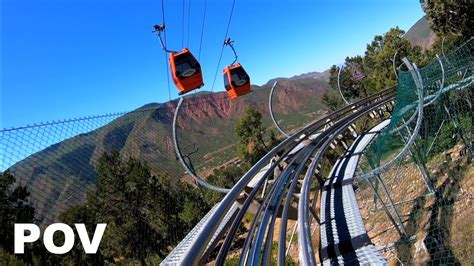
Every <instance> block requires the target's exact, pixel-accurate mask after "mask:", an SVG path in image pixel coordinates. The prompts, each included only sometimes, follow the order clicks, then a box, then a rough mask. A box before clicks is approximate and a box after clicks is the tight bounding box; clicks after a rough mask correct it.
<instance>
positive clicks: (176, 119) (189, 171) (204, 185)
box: [173, 97, 230, 193]
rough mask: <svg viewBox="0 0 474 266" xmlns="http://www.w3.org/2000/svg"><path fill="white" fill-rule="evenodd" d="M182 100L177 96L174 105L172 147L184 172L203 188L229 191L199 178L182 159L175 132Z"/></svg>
mask: <svg viewBox="0 0 474 266" xmlns="http://www.w3.org/2000/svg"><path fill="white" fill-rule="evenodd" d="M183 101H184V97H181V98H179V102H178V105H177V106H176V111H175V112H174V117H173V143H174V149H175V151H176V156H177V157H178V160H179V162H180V163H181V165H182V166H183V167H184V169H186V173H188V174H189V175H190V176H192V177H193V178H194V180H196V182H198V184H199V185H201V186H203V187H205V188H208V189H210V190H213V191H217V192H220V193H227V192H229V191H230V189H227V188H222V187H217V186H214V185H212V184H209V183H208V182H207V181H206V180H204V179H203V178H200V177H199V176H198V175H197V174H196V172H195V171H194V170H193V169H191V167H189V165H188V164H187V163H186V162H185V161H184V157H183V154H182V153H181V149H180V148H179V142H178V136H177V134H176V126H177V121H178V114H179V110H180V108H181V105H182V104H183Z"/></svg>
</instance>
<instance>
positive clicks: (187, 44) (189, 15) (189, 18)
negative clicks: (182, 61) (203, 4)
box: [186, 0, 191, 47]
mask: <svg viewBox="0 0 474 266" xmlns="http://www.w3.org/2000/svg"><path fill="white" fill-rule="evenodd" d="M190 22H191V0H188V38H187V42H186V46H187V47H189V28H190Z"/></svg>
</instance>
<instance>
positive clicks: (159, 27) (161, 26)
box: [152, 24, 177, 53]
mask: <svg viewBox="0 0 474 266" xmlns="http://www.w3.org/2000/svg"><path fill="white" fill-rule="evenodd" d="M153 28H154V30H153V31H152V32H156V34H157V35H158V38H159V39H160V44H161V49H163V50H164V51H165V52H167V53H177V52H176V51H172V50H168V48H167V47H166V45H165V43H164V42H163V38H162V37H161V33H162V32H164V31H165V24H159V25H158V24H157V25H153Z"/></svg>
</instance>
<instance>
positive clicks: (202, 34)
mask: <svg viewBox="0 0 474 266" xmlns="http://www.w3.org/2000/svg"><path fill="white" fill-rule="evenodd" d="M206 13H207V0H204V14H203V16H202V26H201V40H200V41H199V53H198V60H201V48H202V38H203V36H204V22H205V21H206Z"/></svg>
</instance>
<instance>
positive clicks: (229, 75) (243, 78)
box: [223, 64, 252, 100]
mask: <svg viewBox="0 0 474 266" xmlns="http://www.w3.org/2000/svg"><path fill="white" fill-rule="evenodd" d="M223 75H224V87H225V89H226V91H227V94H228V95H229V97H230V98H231V99H232V100H235V99H237V98H238V97H239V96H242V95H245V94H247V93H249V92H251V91H252V90H251V87H250V77H249V75H248V74H247V72H245V70H244V68H243V67H242V65H240V64H236V65H231V66H228V67H226V68H224V71H223Z"/></svg>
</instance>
